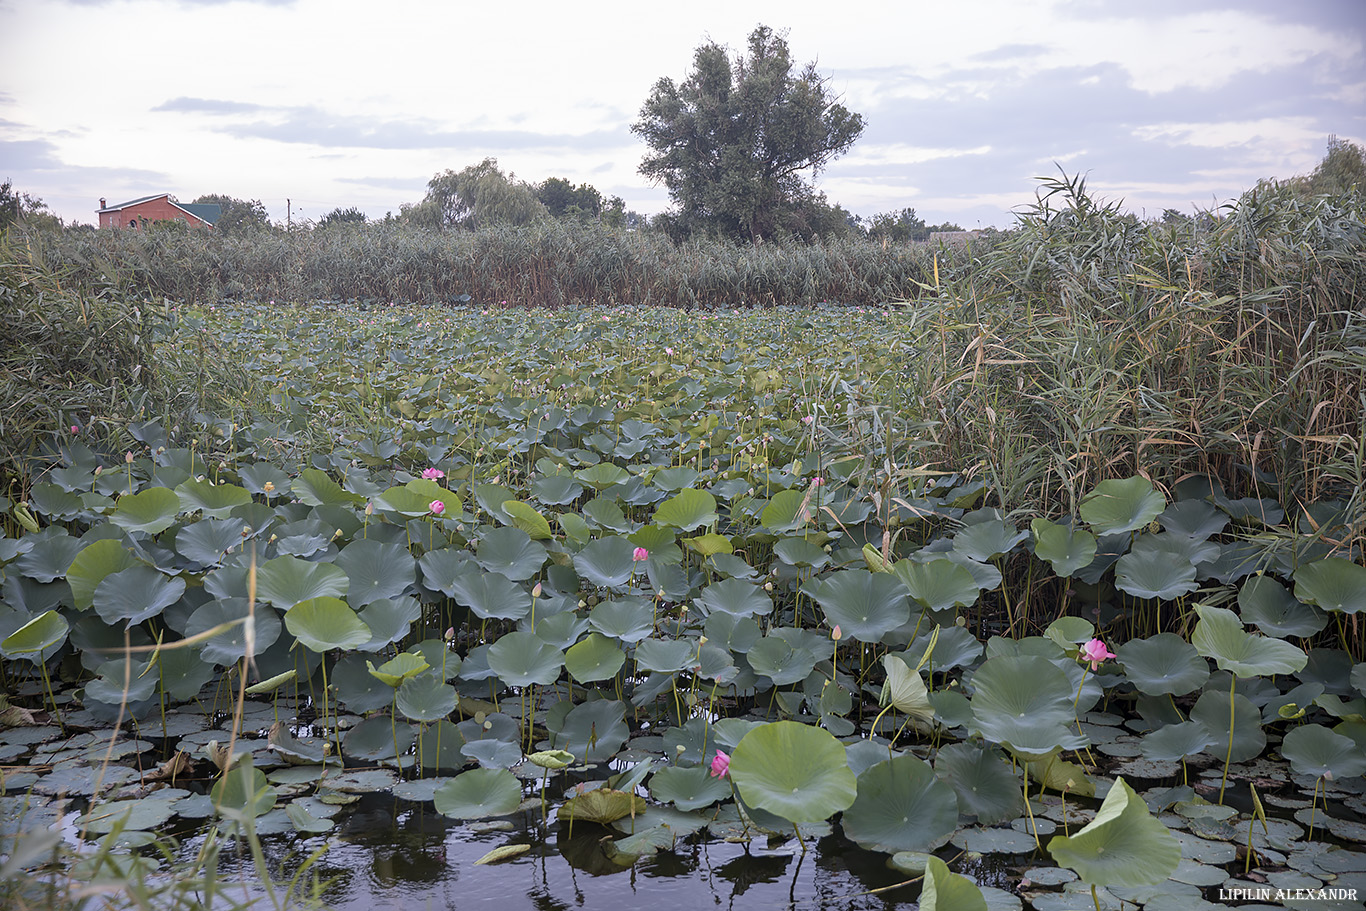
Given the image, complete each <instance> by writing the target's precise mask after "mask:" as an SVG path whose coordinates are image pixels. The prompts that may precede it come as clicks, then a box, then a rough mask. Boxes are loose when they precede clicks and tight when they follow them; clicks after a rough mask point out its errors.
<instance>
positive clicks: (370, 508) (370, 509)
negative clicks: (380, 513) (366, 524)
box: [365, 500, 375, 516]
mask: <svg viewBox="0 0 1366 911" xmlns="http://www.w3.org/2000/svg"><path fill="white" fill-rule="evenodd" d="M365 514H366V515H367V516H373V515H374V514H375V501H374V500H371V501H370V502H369V503H366V504H365Z"/></svg>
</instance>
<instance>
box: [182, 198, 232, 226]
mask: <svg viewBox="0 0 1366 911" xmlns="http://www.w3.org/2000/svg"><path fill="white" fill-rule="evenodd" d="M176 206H177V207H178V208H181V209H184V210H185V211H186V212H189V213H190V214H191V215H193V216H195V217H196V218H198V219H199V220H200V221H204V222H208V223H209V224H211V225H216V224H218V219H219V218H221V217H222V215H223V207H222V206H220V205H219V204H218V203H216V202H178V203H176Z"/></svg>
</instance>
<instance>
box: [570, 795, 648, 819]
mask: <svg viewBox="0 0 1366 911" xmlns="http://www.w3.org/2000/svg"><path fill="white" fill-rule="evenodd" d="M647 806H648V805H647V804H646V803H645V799H644V798H643V797H637V796H636V795H635V794H628V793H627V792H625V791H616V790H613V789H611V788H594V789H593V790H591V791H585V792H584V793H582V794H576V795H574V796H573V797H571V798H569V799H568V800H566V801H565V802H564V803H562V804H560V808H559V809H558V810H557V811H556V813H555V818H556V819H558V820H560V821H562V822H568V821H569V820H571V819H572V820H575V821H580V820H581V821H583V822H595V823H598V824H600V825H607V824H608V823H612V822H616V821H617V820H618V819H624V818H626V817H627V816H637V815H639V814H641V813H644V812H645V809H646V807H647Z"/></svg>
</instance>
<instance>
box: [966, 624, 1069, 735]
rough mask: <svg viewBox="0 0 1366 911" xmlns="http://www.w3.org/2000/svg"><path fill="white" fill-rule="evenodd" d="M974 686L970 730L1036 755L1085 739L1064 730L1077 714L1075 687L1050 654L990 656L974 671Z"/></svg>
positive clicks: (1066, 729)
mask: <svg viewBox="0 0 1366 911" xmlns="http://www.w3.org/2000/svg"><path fill="white" fill-rule="evenodd" d="M1049 645H1050V647H1054V646H1053V645H1052V643H1049ZM972 685H973V688H974V690H975V692H974V693H973V696H972V714H973V729H974V730H975V731H976V732H977V733H979V734H981V735H982V736H983V737H985V738H986V739H987V740H989V741H993V742H995V743H999V744H1002V745H1005V746H1009V747H1010V748H1011V749H1013V750H1014V751H1016V752H1017V753H1022V754H1026V755H1038V756H1042V755H1046V754H1048V753H1050V752H1052V751H1053V750H1054V749H1057V748H1058V747H1064V748H1066V749H1073V748H1075V747H1077V746H1081V745H1082V744H1084V743H1085V739H1084V738H1081V737H1079V736H1078V735H1076V734H1074V733H1073V732H1072V731H1070V730H1069V729H1068V727H1069V725H1070V724H1071V723H1072V722H1073V721H1074V719H1075V715H1074V712H1073V699H1074V698H1075V695H1076V693H1075V690H1074V689H1073V688H1072V686H1071V684H1070V683H1069V682H1068V679H1067V676H1066V675H1065V674H1064V673H1063V672H1062V671H1061V670H1060V669H1059V668H1058V666H1057V665H1055V664H1054V663H1053V662H1052V661H1050V660H1049V659H1047V658H1044V657H1041V656H1038V655H1014V656H1011V655H1006V656H1000V657H995V658H988V659H987V660H986V661H985V662H983V664H982V666H981V667H980V668H978V670H977V673H976V674H974V675H973V678H972Z"/></svg>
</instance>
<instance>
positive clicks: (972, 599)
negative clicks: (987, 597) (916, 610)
mask: <svg viewBox="0 0 1366 911" xmlns="http://www.w3.org/2000/svg"><path fill="white" fill-rule="evenodd" d="M891 569H892V573H893V574H894V575H895V576H896V578H897V579H899V580H900V581H901V584H902V585H903V586H905V588H906V589H907V590H909V591H910V593H911V597H912V598H914V599H915V601H916V603H917V604H919V605H920V606H921V607H924V608H928V609H929V610H932V611H943V610H951V609H953V608H955V607H971V606H972V605H973V604H976V603H977V596H978V595H979V593H980V592H981V589H980V588H979V587H978V585H977V580H976V579H974V578H973V575H972V573H971V572H970V571H969V570H968V569H967V568H966V567H964V566H963V565H962V564H960V563H955V562H954V561H953V560H950V559H948V558H938V559H933V560H926V561H924V562H921V561H918V560H898V561H897V562H896V563H893V564H892V567H891Z"/></svg>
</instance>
